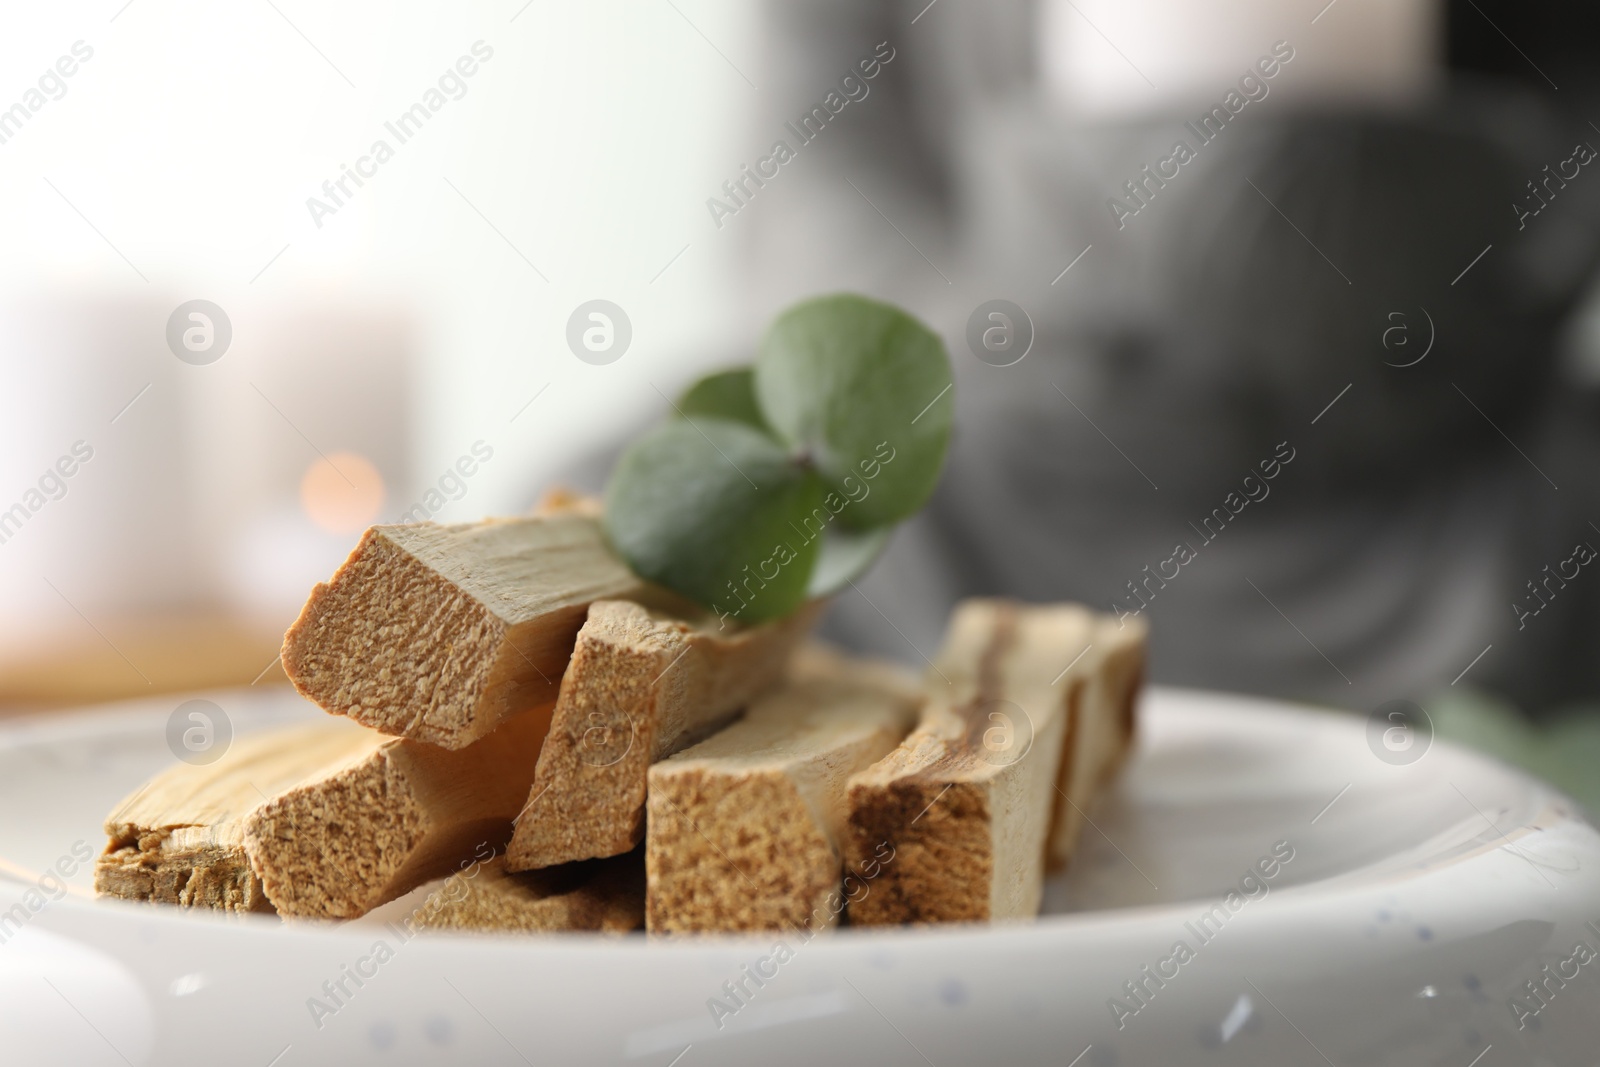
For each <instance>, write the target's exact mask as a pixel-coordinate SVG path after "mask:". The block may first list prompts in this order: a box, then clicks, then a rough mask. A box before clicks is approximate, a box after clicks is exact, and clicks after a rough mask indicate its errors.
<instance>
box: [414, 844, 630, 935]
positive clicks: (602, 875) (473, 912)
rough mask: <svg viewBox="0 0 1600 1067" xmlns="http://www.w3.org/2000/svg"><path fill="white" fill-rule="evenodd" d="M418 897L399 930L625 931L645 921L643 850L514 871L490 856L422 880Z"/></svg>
mask: <svg viewBox="0 0 1600 1067" xmlns="http://www.w3.org/2000/svg"><path fill="white" fill-rule="evenodd" d="M417 896H420V897H421V898H422V899H421V900H420V902H418V903H417V905H416V906H415V908H414V909H411V910H409V911H408V912H407V913H406V914H405V915H404V916H402V917H401V918H399V919H398V921H397V923H396V925H397V926H399V927H400V928H402V929H406V930H410V929H418V930H451V931H471V932H479V933H497V934H547V933H560V932H564V931H593V932H597V933H608V934H625V933H628V932H629V931H632V930H638V929H640V928H641V927H643V926H644V857H643V856H641V855H640V854H639V853H638V852H632V853H629V854H628V855H625V856H613V857H611V858H609V859H603V860H589V861H586V862H584V863H574V864H568V865H566V866H564V867H552V868H549V869H548V870H543V871H524V872H521V873H513V872H511V871H507V870H506V865H505V857H504V856H496V857H495V858H493V859H491V860H489V861H487V862H485V863H482V864H475V865H473V866H472V867H469V868H467V869H466V870H463V871H458V872H457V873H455V874H453V875H451V876H450V877H449V878H446V879H445V880H444V881H442V882H438V883H432V884H430V885H427V886H424V887H422V889H419V890H418V891H417V893H416V894H413V896H412V897H408V898H406V902H408V903H409V902H410V901H411V900H414V899H416V897H417Z"/></svg>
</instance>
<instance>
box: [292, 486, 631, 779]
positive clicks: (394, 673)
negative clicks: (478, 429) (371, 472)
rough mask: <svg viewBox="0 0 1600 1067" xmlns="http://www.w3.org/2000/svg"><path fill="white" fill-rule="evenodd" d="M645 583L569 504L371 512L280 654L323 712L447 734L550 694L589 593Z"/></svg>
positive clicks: (462, 741)
mask: <svg viewBox="0 0 1600 1067" xmlns="http://www.w3.org/2000/svg"><path fill="white" fill-rule="evenodd" d="M647 592H648V591H647V590H646V589H645V588H644V586H643V583H641V582H640V581H639V579H637V578H636V577H634V576H633V574H632V573H630V572H629V570H628V569H627V567H626V566H625V565H624V564H623V563H622V561H621V560H619V559H617V557H616V556H615V555H614V554H613V553H612V552H611V551H610V549H609V548H607V547H606V545H605V541H604V538H603V537H602V535H601V532H600V528H599V525H598V523H597V522H596V521H595V520H594V519H593V518H592V517H588V516H586V515H582V514H576V513H573V512H569V511H564V512H561V513H557V514H551V515H546V516H541V517H532V518H523V519H505V520H491V521H488V522H481V523H470V524H460V525H453V526H441V525H438V524H435V523H431V522H423V523H414V524H407V525H398V526H374V527H372V528H370V529H369V530H367V532H366V533H365V534H364V535H363V536H362V538H361V541H360V543H359V544H358V545H357V546H356V548H355V550H354V551H353V552H351V554H350V557H349V559H347V560H345V562H344V564H343V565H342V566H341V567H340V568H339V570H338V571H337V573H335V574H334V576H333V578H332V579H331V580H330V581H328V582H325V583H322V584H319V585H317V586H316V588H315V589H313V590H312V593H311V597H310V599H309V600H308V601H307V602H306V605H305V607H304V609H303V610H302V611H301V613H300V617H299V618H298V619H297V620H296V621H295V623H294V625H293V626H291V627H290V628H289V630H288V632H287V633H286V634H285V635H284V642H283V666H284V670H285V672H286V673H287V674H288V675H289V678H290V680H291V681H292V682H293V683H294V685H295V687H296V688H297V689H298V690H299V691H300V692H301V693H303V694H304V695H305V696H307V697H309V698H311V699H312V700H314V701H315V702H316V703H318V704H319V705H321V706H322V707H323V709H325V710H327V711H329V712H332V713H333V714H336V715H347V716H349V717H350V718H352V719H354V720H355V721H357V722H360V723H363V724H364V725H367V726H371V727H372V728H374V729H376V730H381V731H383V732H384V733H389V734H395V735H398V736H404V737H410V738H414V739H416V740H421V741H428V742H431V743H433V744H437V745H443V746H445V747H447V748H460V747H462V746H464V745H467V744H470V743H471V742H472V741H474V740H476V739H477V738H479V737H482V736H484V735H486V734H487V733H489V731H491V730H493V729H494V728H495V727H496V726H497V725H498V724H499V723H500V722H501V721H502V720H504V719H505V718H507V717H508V716H512V715H516V714H519V713H521V712H524V711H527V710H529V709H531V708H534V707H536V706H538V705H540V704H543V703H547V702H549V701H550V700H553V699H555V695H556V690H557V685H558V682H559V679H560V677H561V672H562V671H563V670H564V669H565V666H566V662H567V657H568V655H569V654H570V653H571V651H572V644H573V639H574V637H575V636H576V634H577V631H578V628H579V627H580V626H581V625H582V624H583V620H584V617H585V613H586V611H587V609H588V605H589V604H590V602H591V601H593V600H596V599H600V598H603V597H615V596H638V595H645V594H646V593H647Z"/></svg>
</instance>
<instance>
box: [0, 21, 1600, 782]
mask: <svg viewBox="0 0 1600 1067" xmlns="http://www.w3.org/2000/svg"><path fill="white" fill-rule="evenodd" d="M6 19H7V25H8V29H9V31H10V32H8V33H6V34H3V35H0V71H4V72H5V74H6V77H5V78H4V79H0V192H3V194H4V199H3V203H4V205H5V207H4V209H3V212H4V215H3V217H4V219H5V226H4V233H5V240H4V242H3V243H0V272H3V274H0V360H3V361H4V364H3V366H4V371H3V374H4V377H3V382H4V385H5V388H4V389H0V410H3V413H4V414H3V417H0V445H3V447H0V595H3V596H4V603H5V604H6V605H7V608H8V610H7V611H6V612H4V613H3V616H0V702H3V703H4V704H5V705H6V706H7V707H10V708H12V709H14V710H22V709H30V708H35V707H38V706H39V705H41V704H46V703H52V704H59V703H70V702H76V701H82V700H91V699H109V698H114V697H118V696H124V695H148V694H150V693H153V692H160V691H168V690H181V689H188V688H195V687H200V686H211V685H218V684H229V683H237V684H250V683H252V682H254V683H255V684H259V685H267V684H274V683H278V682H281V678H282V675H281V672H280V671H279V670H278V668H277V667H276V665H275V660H274V657H275V655H276V645H277V641H278V638H279V636H280V635H281V633H282V630H283V628H284V627H285V626H286V625H287V623H288V622H289V621H291V620H292V618H293V617H294V615H295V613H296V611H297V610H298V607H299V605H300V603H301V602H302V601H303V599H304V597H305V594H306V592H307V591H308V589H309V587H310V585H311V584H312V583H313V582H315V581H317V580H320V579H322V578H325V577H327V576H328V575H329V574H330V573H331V572H332V571H333V569H334V568H335V567H337V565H338V564H339V562H340V561H341V560H342V559H343V557H344V555H345V554H346V553H347V552H348V550H349V549H350V547H351V546H352V545H353V544H354V541H355V538H356V536H357V535H358V533H359V532H360V530H361V529H363V528H364V527H365V526H366V525H368V524H370V523H373V522H385V521H401V520H402V519H406V520H417V519H421V518H432V519H435V520H439V521H460V520H468V519H475V518H477V517H480V516H482V515H486V514H504V513H515V512H521V511H524V510H526V509H527V508H529V507H530V506H531V505H532V504H533V503H534V501H535V500H536V499H537V498H538V497H539V496H540V494H541V493H542V492H543V491H544V490H545V489H546V488H548V487H549V486H550V485H552V484H556V483H563V484H570V485H574V486H576V487H578V488H582V489H590V490H596V489H598V488H600V487H601V486H602V485H603V483H604V477H605V471H606V470H607V468H608V466H609V461H610V457H612V456H613V455H615V453H616V450H617V448H618V447H619V446H620V444H621V443H622V442H623V441H625V440H626V439H627V438H628V436H629V435H631V434H633V433H635V432H637V431H638V430H639V429H640V428H642V427H643V426H645V425H647V424H649V423H650V422H652V421H654V420H655V419H657V418H659V417H661V415H662V413H663V412H664V411H666V410H667V403H666V399H665V398H666V397H668V396H672V395H674V394H675V393H676V392H677V391H679V390H681V389H682V388H683V387H684V385H685V384H687V383H688V382H689V381H690V380H692V379H693V378H694V377H695V376H697V375H698V374H700V373H703V372H704V371H706V370H708V369H711V368H714V367H717V366H721V365H725V364H728V363H734V362H743V361H745V360H748V359H749V358H750V355H751V354H752V352H753V349H754V346H755V344H756V342H757V340H758V338H759V336H760V331H761V329H762V328H763V326H764V324H765V323H766V322H767V321H769V320H770V319H771V317H772V316H773V315H774V314H775V313H776V312H778V311H779V310H781V309H782V308H783V307H785V306H787V305H788V304H790V303H792V302H794V301H796V300H798V299H800V298H803V297H805V296H808V295H813V294H816V293H819V292H828V291H837V290H845V289H849V290H859V291H862V292H866V293H869V294H872V295H875V296H878V297H881V298H883V299H887V300H890V301H893V302H896V303H899V304H902V305H903V306H905V307H907V308H908V309H909V310H911V311H913V312H914V313H916V314H917V315H919V316H920V317H922V318H923V319H925V320H926V321H927V322H929V323H930V324H931V325H933V326H934V327H935V328H936V329H938V330H939V331H940V333H941V334H942V335H943V336H944V337H945V338H946V341H947V344H948V345H949V347H950V351H951V357H952V360H953V362H954V363H955V366H956V371H957V381H956V391H955V402H956V405H957V407H956V410H957V416H956V425H957V431H956V439H955V441H954V444H953V446H952V453H951V460H950V466H949V470H948V473H947V476H946V479H945V481H944V483H943V485H942V486H941V489H940V491H939V494H938V496H937V497H936V499H935V501H934V502H933V504H932V505H931V506H930V508H929V509H928V511H927V512H926V513H925V514H924V515H923V516H921V517H919V518H918V519H917V520H915V521H914V522H913V523H910V524H908V525H907V527H906V528H904V529H903V530H902V531H901V532H900V533H899V534H898V535H897V538H896V540H895V542H894V543H893V545H892V546H891V548H890V550H889V552H888V553H887V554H886V556H885V557H884V559H883V560H882V561H881V563H880V565H879V566H878V568H877V569H876V570H874V571H873V572H872V573H871V574H870V575H869V576H868V578H867V579H866V580H864V581H863V582H861V583H860V588H859V589H858V590H853V591H852V592H850V593H848V594H846V595H844V596H842V597H841V598H839V600H838V601H837V603H836V604H835V606H834V608H833V609H832V612H831V614H830V617H829V619H828V621H827V623H826V627H827V629H828V631H829V633H830V635H831V636H833V637H835V638H837V639H839V640H841V641H844V642H847V643H849V644H851V645H854V646H856V647H858V648H862V649H865V650H870V651H875V652H879V653H881V654H885V655H889V656H893V657H896V658H900V659H904V660H907V661H908V662H913V663H917V662H920V661H921V659H922V657H923V656H924V655H925V654H931V653H932V651H933V649H934V648H935V647H936V645H937V643H938V639H939V634H940V632H941V630H942V627H943V622H944V619H945V617H946V614H947V611H948V608H949V605H950V603H951V602H953V600H954V599H955V598H957V597H960V596H966V595H972V594H1006V595H1014V596H1020V597H1025V598H1029V599H1038V600H1043V599H1058V598H1070V599H1077V600H1082V601H1085V602H1087V603H1089V604H1091V605H1094V606H1096V607H1098V608H1100V609H1102V610H1105V611H1115V612H1118V613H1126V614H1134V613H1137V614H1140V615H1142V616H1143V617H1145V618H1147V619H1149V620H1150V621H1151V623H1152V626H1153V635H1154V636H1153V642H1154V643H1153V658H1152V664H1151V669H1152V675H1153V678H1154V680H1155V681H1156V682H1159V683H1165V684H1173V685H1190V686H1203V687H1208V688H1220V689H1230V690H1238V691H1250V692H1260V693H1268V694H1275V695H1279V696H1284V697H1289V698H1294V699H1301V700H1310V701H1315V702H1321V703H1326V704H1330V705H1333V706H1338V707H1343V708H1350V709H1354V710H1357V711H1362V712H1366V711H1370V710H1372V709H1374V708H1377V707H1378V706H1379V705H1381V704H1383V703H1384V702H1386V701H1389V700H1393V699H1411V700H1415V701H1418V702H1419V703H1421V704H1422V705H1423V707H1424V708H1426V709H1427V711H1428V713H1429V715H1430V716H1431V717H1432V718H1433V719H1434V721H1435V726H1436V727H1437V728H1438V729H1439V730H1440V732H1442V733H1444V734H1446V735H1449V736H1456V737H1460V738H1463V739H1466V740H1468V741H1470V742H1472V743H1476V744H1479V745H1481V746H1483V747H1486V748H1488V749H1489V750H1491V751H1493V752H1496V753H1497V754H1499V755H1501V756H1502V757H1504V758H1507V759H1510V760H1512V761H1514V762H1521V763H1523V764H1525V765H1528V766H1532V767H1534V768H1535V769H1537V770H1539V771H1540V772H1541V773H1544V774H1546V775H1547V776H1550V777H1553V778H1555V779H1557V780H1558V781H1560V782H1561V783H1562V784H1563V785H1565V786H1566V787H1567V788H1568V789H1569V790H1572V791H1573V792H1575V793H1577V794H1579V795H1580V796H1583V797H1586V798H1588V799H1589V801H1590V802H1591V803H1600V796H1597V792H1596V788H1595V776H1594V775H1593V773H1592V771H1591V770H1590V769H1589V768H1592V767H1593V766H1594V765H1595V759H1596V758H1597V757H1600V718H1597V717H1596V716H1595V714H1594V710H1593V709H1594V706H1595V704H1596V701H1597V697H1600V656H1597V655H1596V651H1597V645H1600V567H1591V566H1589V565H1588V564H1589V562H1590V561H1591V560H1592V559H1593V558H1594V557H1595V555H1596V548H1600V525H1597V524H1600V479H1597V475H1596V471H1597V464H1596V460H1597V459H1600V419H1597V415H1600V402H1597V388H1600V297H1597V295H1596V290H1595V282H1596V277H1595V274H1596V271H1595V267H1596V254H1597V252H1600V174H1592V173H1591V171H1594V170H1596V169H1597V168H1595V167H1592V166H1590V165H1589V164H1590V162H1591V160H1593V159H1594V158H1596V151H1595V146H1600V127H1597V126H1596V125H1595V123H1594V121H1592V120H1591V115H1600V107H1595V106H1594V105H1596V104H1597V103H1600V100H1597V97H1600V84H1597V81H1596V76H1595V74H1594V71H1595V69H1596V68H1595V64H1594V60H1595V58H1596V57H1595V54H1594V53H1595V45H1594V44H1593V42H1594V41H1595V40H1596V39H1597V38H1596V36H1595V33H1594V31H1595V30H1596V29H1597V28H1600V27H1597V26H1596V22H1597V21H1600V16H1597V15H1596V14H1594V13H1592V12H1589V11H1587V10H1586V9H1581V8H1577V7H1573V6H1571V5H1557V4H1553V3H1531V4H1530V3H1518V4H1512V3H1509V2H1491V0H1465V2H1459V3H1455V2H1452V3H1439V2H1423V0H1333V2H1332V3H1329V2H1327V0H1213V2H1208V3H1203V4H1195V3H1179V2H1176V0H996V2H989V3H981V4H980V3H976V2H971V0H934V2H933V3H928V2H927V0H910V2H906V3H902V2H899V0H887V2H869V0H849V2H846V0H805V2H800V0H790V2H782V3H779V2H771V3H765V4H751V3H735V2H733V0H726V2H724V0H660V2H642V0H635V2H631V3H621V2H596V3H589V4H583V5H557V4H552V3H548V2H546V0H531V2H527V0H508V2H506V3H494V4H489V3H481V4H467V5H457V6H455V7H453V8H452V9H450V10H448V11H445V10H440V9H437V8H435V7H432V6H426V7H425V6H422V5H378V4H349V5H341V6H340V7H339V8H337V9H326V8H318V7H316V6H313V5H305V4H301V3H294V2H288V0H271V2H269V0H260V2H259V3H245V4H238V5H228V6H226V7H219V6H216V5H205V4H200V3H181V2H166V0H132V2H126V0H110V2H109V3H105V4H94V5H74V6H73V7H71V8H66V7H51V6H40V5H35V6H30V7H27V8H16V9H13V10H11V11H9V12H8V13H7V15H6ZM869 71H870V72H871V73H870V74H869ZM778 142H782V143H783V144H784V145H785V146H786V149H787V152H786V153H785V154H784V156H785V157H784V158H782V159H781V160H779V159H777V156H778V153H777V152H776V148H775V146H776V144H777V143H778ZM380 143H381V147H380ZM1180 144H1182V145H1183V146H1184V147H1183V150H1182V151H1180V150H1179V148H1178V146H1179V145H1180ZM752 174H755V175H756V177H751V175H752ZM761 175H765V177H764V178H762V177H760V176H761ZM595 300H604V301H609V302H611V303H612V304H614V305H615V306H616V307H617V308H619V309H621V312H622V313H623V315H625V316H626V319H627V323H628V326H629V328H630V329H629V331H628V333H629V340H628V341H627V344H626V347H625V348H623V349H622V350H621V351H620V353H612V354H610V357H609V359H608V361H605V362H601V361H599V360H596V359H594V358H592V356H593V353H590V354H589V355H590V357H591V358H582V355H581V354H580V353H579V352H578V351H577V350H576V349H574V348H573V347H571V346H569V343H568V336H569V324H570V322H571V321H572V320H573V317H574V314H575V312H577V311H578V310H579V309H580V306H581V305H585V304H587V303H588V302H590V301H595ZM994 301H1004V302H1006V303H1005V305H1004V310H1003V311H1002V312H1001V313H1002V314H1003V315H1004V316H1005V318H1004V319H993V318H991V317H990V315H991V314H992V313H994V312H995V309H996V308H997V307H1000V306H1001V305H996V304H993V302H994ZM197 302H200V303H197ZM197 316H198V317H197ZM974 323H976V324H977V325H978V329H976V330H974V329H972V327H973V324H974ZM996 324H1003V326H1004V328H1005V329H1006V330H1009V331H1011V333H1009V334H1006V335H1005V337H1006V338H1007V340H1005V342H1004V343H1003V344H1002V345H1001V346H1000V348H999V349H995V348H985V346H984V345H983V343H982V342H981V338H982V337H983V336H984V330H985V329H987V328H988V327H990V326H993V325H996ZM991 336H994V335H991ZM1019 352H1020V353H1021V354H1020V356H1019V355H1018V353H1019ZM1269 471H1270V472H1271V474H1270V476H1269V475H1268V472H1269ZM1180 545H1181V546H1183V547H1184V548H1185V549H1187V552H1182V551H1180V549H1179V546H1180ZM1591 572H1597V573H1591Z"/></svg>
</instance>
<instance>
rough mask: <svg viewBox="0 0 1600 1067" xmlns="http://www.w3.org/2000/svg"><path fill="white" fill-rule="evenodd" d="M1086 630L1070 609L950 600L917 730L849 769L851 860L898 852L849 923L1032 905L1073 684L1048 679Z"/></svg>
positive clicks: (1005, 915) (993, 916) (1083, 618)
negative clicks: (855, 770) (952, 607)
mask: <svg viewBox="0 0 1600 1067" xmlns="http://www.w3.org/2000/svg"><path fill="white" fill-rule="evenodd" d="M1091 629H1092V626H1091V622H1090V618H1089V616H1088V615H1087V613H1085V612H1084V611H1083V610H1082V609H1079V608H1074V607H1026V606H1023V605H1020V604H1014V603H1010V602H1006V601H996V600H970V601H966V602H964V603H962V604H961V605H960V606H958V607H957V609H956V612H955V614H954V616H953V617H952V619H951V622H950V628H949V631H948V633H947V634H946V636H945V643H944V647H943V648H942V649H941V650H940V653H939V657H938V660H937V661H936V663H935V664H934V666H933V668H932V670H931V671H930V672H929V674H928V675H927V678H926V684H927V687H928V693H929V700H928V703H927V704H926V706H925V707H924V709H923V714H922V719H921V721H920V722H919V723H918V725H917V728H916V729H915V730H914V731H912V733H911V736H910V737H908V738H906V740H905V741H904V742H903V743H902V744H901V745H900V747H899V748H897V749H895V750H894V751H893V752H891V753H890V754H889V755H888V756H887V757H885V758H884V759H883V760H881V761H880V762H879V763H877V764H876V765H874V766H872V767H870V768H868V769H867V770H865V771H862V772H861V773H860V774H858V775H856V776H855V777H854V778H853V779H851V782H850V789H849V804H850V836H849V844H848V848H847V856H848V857H849V859H850V861H851V866H855V865H857V864H860V863H864V862H865V861H866V860H867V859H868V858H869V857H871V856H873V855H874V854H875V851H876V850H878V849H880V848H881V847H882V846H883V845H884V844H885V843H887V845H888V846H889V847H891V848H893V849H894V862H893V863H890V864H887V865H884V866H883V868H882V870H881V872H880V875H879V877H878V878H877V879H876V880H875V881H874V883H873V884H872V887H871V892H869V893H868V894H866V895H865V896H864V897H863V898H862V899H861V900H859V901H856V902H852V904H851V905H850V921H851V923H853V924H863V925H876V924H884V923H901V922H952V921H992V920H1003V919H1016V918H1025V917H1031V916H1033V915H1035V914H1037V912H1038V910H1039V900H1040V897H1041V895H1042V893H1043V886H1044V867H1045V852H1046V847H1047V844H1048V841H1049V835H1050V832H1051V824H1052V820H1053V816H1054V813H1055V810H1056V795H1057V794H1056V783H1057V781H1058V776H1059V774H1060V770H1061V763H1062V758H1063V755H1064V750H1065V746H1066V744H1067V739H1068V734H1069V731H1070V728H1071V726H1072V722H1071V720H1072V714H1071V705H1072V699H1071V698H1072V689H1071V687H1063V686H1059V685H1056V684H1055V681H1056V679H1058V678H1059V677H1060V674H1061V672H1062V670H1063V668H1064V667H1065V666H1066V665H1067V663H1068V662H1069V661H1068V659H1067V658H1065V657H1064V656H1063V653H1067V654H1068V655H1070V654H1072V653H1075V652H1076V651H1078V650H1080V649H1082V648H1083V647H1084V645H1085V644H1087V643H1088V636H1089V633H1090V631H1091Z"/></svg>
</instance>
